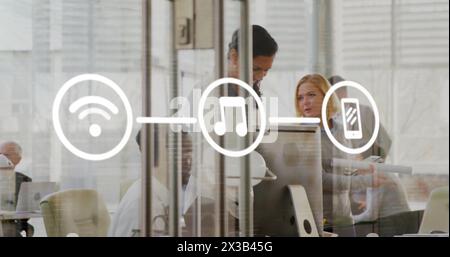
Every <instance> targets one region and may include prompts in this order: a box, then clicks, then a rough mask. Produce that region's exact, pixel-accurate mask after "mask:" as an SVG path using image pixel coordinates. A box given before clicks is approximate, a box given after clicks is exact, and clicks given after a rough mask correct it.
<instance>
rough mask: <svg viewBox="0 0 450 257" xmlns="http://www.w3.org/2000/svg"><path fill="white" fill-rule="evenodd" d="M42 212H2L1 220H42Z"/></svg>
mask: <svg viewBox="0 0 450 257" xmlns="http://www.w3.org/2000/svg"><path fill="white" fill-rule="evenodd" d="M41 217H42V213H41V212H15V211H0V221H1V220H26V219H31V218H41Z"/></svg>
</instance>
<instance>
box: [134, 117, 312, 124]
mask: <svg viewBox="0 0 450 257" xmlns="http://www.w3.org/2000/svg"><path fill="white" fill-rule="evenodd" d="M136 121H137V123H151V124H153V123H159V124H195V123H197V119H196V118H193V117H187V118H186V117H138V118H137V119H136ZM269 123H271V124H281V123H291V124H292V123H298V124H319V123H320V119H319V118H298V117H270V118H269Z"/></svg>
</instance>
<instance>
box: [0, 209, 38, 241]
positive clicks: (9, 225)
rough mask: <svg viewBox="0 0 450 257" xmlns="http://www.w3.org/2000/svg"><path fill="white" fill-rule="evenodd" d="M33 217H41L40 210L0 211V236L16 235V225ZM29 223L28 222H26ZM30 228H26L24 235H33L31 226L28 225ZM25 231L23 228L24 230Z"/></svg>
mask: <svg viewBox="0 0 450 257" xmlns="http://www.w3.org/2000/svg"><path fill="white" fill-rule="evenodd" d="M33 218H40V219H42V213H40V212H15V211H0V237H1V236H5V235H7V236H18V234H16V233H17V232H16V231H17V230H16V229H17V226H20V225H19V224H20V223H21V222H22V221H23V222H26V221H30V220H31V219H33ZM27 224H29V223H27ZM30 228H31V229H32V230H27V232H26V233H27V234H26V236H32V235H33V227H32V226H31V227H30ZM24 231H25V230H24Z"/></svg>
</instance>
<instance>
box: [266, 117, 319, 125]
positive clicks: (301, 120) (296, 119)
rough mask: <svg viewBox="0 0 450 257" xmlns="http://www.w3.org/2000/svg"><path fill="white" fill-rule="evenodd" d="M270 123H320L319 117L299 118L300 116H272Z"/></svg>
mask: <svg viewBox="0 0 450 257" xmlns="http://www.w3.org/2000/svg"><path fill="white" fill-rule="evenodd" d="M269 123H272V124H281V123H299V124H319V123H320V119H319V118H303V117H301V118H299V117H270V118H269Z"/></svg>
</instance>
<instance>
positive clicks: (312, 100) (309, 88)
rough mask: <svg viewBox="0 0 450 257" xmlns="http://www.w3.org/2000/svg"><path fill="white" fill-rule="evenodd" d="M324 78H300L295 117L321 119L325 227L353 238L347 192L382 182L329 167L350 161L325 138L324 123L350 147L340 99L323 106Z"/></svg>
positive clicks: (331, 98) (326, 90) (334, 96)
mask: <svg viewBox="0 0 450 257" xmlns="http://www.w3.org/2000/svg"><path fill="white" fill-rule="evenodd" d="M330 87H331V86H330V84H329V82H328V80H327V79H326V78H324V77H323V76H322V75H320V74H309V75H306V76H304V77H302V78H301V79H300V81H299V82H298V84H297V88H296V91H295V109H296V111H297V116H299V117H307V118H320V119H321V124H320V126H321V132H322V133H321V135H322V137H321V144H322V145H321V146H322V190H323V212H324V228H325V229H329V230H331V231H332V232H335V233H338V234H339V235H340V236H355V230H354V227H353V223H354V222H353V218H352V212H351V202H350V196H349V193H350V190H359V189H365V188H367V187H372V186H375V187H378V186H379V185H380V184H381V183H382V182H383V178H384V176H383V175H381V176H380V175H374V174H377V173H374V172H373V170H372V172H371V174H369V175H358V176H351V175H354V173H351V174H350V173H349V171H348V170H347V169H342V168H336V167H333V166H332V160H333V158H345V159H352V158H354V156H350V155H349V154H346V153H344V152H342V151H340V150H339V149H337V148H336V147H335V146H334V145H333V143H332V142H331V141H330V139H329V138H328V136H327V135H326V133H325V131H324V129H323V124H324V122H327V125H328V127H329V128H330V131H331V133H332V134H333V136H334V137H335V138H336V140H338V141H339V142H340V143H341V144H343V145H346V146H348V147H351V142H350V141H348V140H346V139H345V137H344V129H343V126H342V121H341V120H342V116H341V113H340V111H339V108H338V106H339V105H338V104H339V100H338V98H337V97H336V95H335V94H333V95H332V96H331V97H330V100H329V101H328V103H323V100H324V97H325V95H326V93H327V92H328V90H329V89H330ZM323 104H326V108H327V109H326V121H324V120H322V117H321V116H322V105H323Z"/></svg>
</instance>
